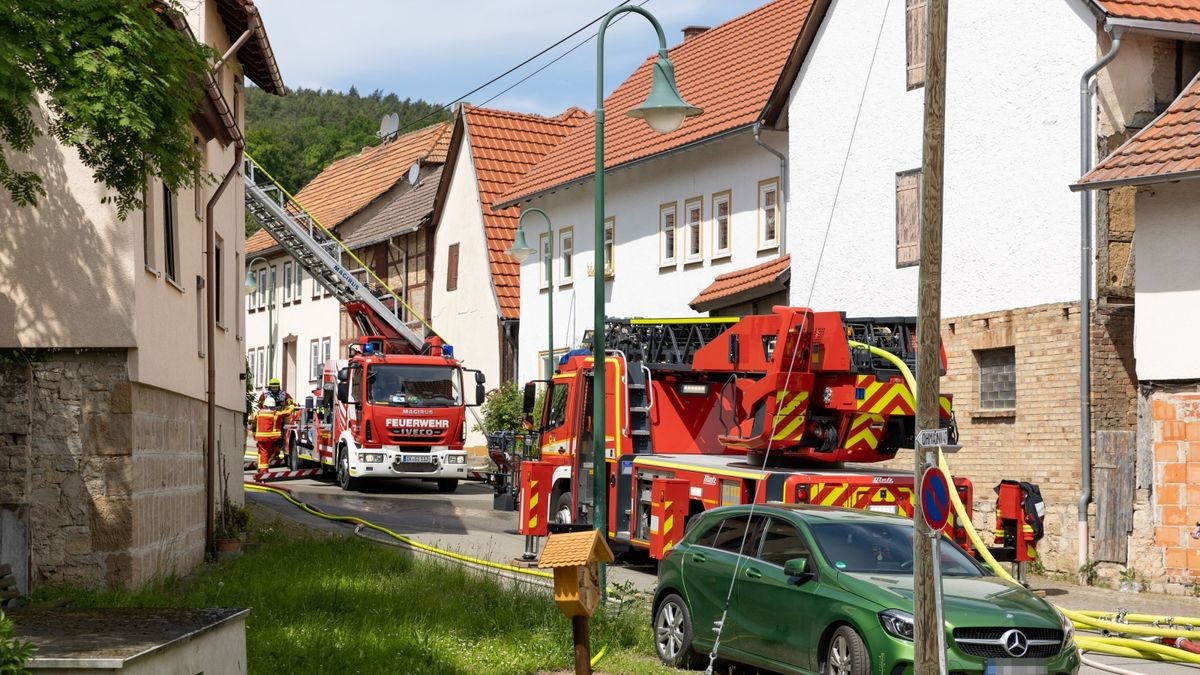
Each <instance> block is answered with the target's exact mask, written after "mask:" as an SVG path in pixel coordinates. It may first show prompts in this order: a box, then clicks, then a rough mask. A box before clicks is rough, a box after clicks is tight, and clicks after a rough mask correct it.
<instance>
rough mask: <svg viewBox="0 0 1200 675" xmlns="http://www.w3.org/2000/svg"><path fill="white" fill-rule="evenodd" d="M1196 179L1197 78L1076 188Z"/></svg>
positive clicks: (1199, 168)
mask: <svg viewBox="0 0 1200 675" xmlns="http://www.w3.org/2000/svg"><path fill="white" fill-rule="evenodd" d="M1181 174H1192V175H1191V176H1186V175H1181ZM1196 176H1200V75H1198V76H1197V77H1196V78H1194V79H1193V80H1192V82H1191V84H1189V85H1188V86H1187V88H1185V89H1184V90H1183V93H1182V94H1180V95H1179V98H1177V99H1175V100H1174V101H1173V102H1172V103H1171V105H1170V106H1168V107H1167V109H1166V110H1165V111H1163V114H1161V115H1159V116H1158V118H1157V119H1155V120H1154V121H1153V122H1151V123H1150V124H1149V125H1147V126H1146V127H1145V128H1144V129H1142V130H1141V131H1139V132H1137V133H1136V134H1134V136H1133V137H1132V138H1130V139H1129V140H1128V141H1125V143H1124V144H1122V145H1121V147H1119V148H1117V149H1116V150H1115V151H1113V153H1112V154H1110V155H1109V156H1108V157H1105V158H1104V160H1103V161H1101V162H1100V163H1099V164H1097V165H1096V168H1094V169H1092V170H1091V171H1090V172H1089V173H1088V174H1087V175H1086V176H1084V177H1083V178H1081V179H1080V180H1079V182H1078V183H1077V184H1076V186H1077V187H1078V186H1086V187H1091V188H1102V187H1111V186H1113V185H1130V184H1149V183H1157V182H1163V181H1167V180H1177V179H1179V178H1187V177H1196Z"/></svg>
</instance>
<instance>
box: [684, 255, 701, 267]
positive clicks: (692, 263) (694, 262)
mask: <svg viewBox="0 0 1200 675" xmlns="http://www.w3.org/2000/svg"><path fill="white" fill-rule="evenodd" d="M703 264H704V258H693V259H691V260H684V261H683V267H684V269H687V268H689V267H696V266H698V265H703Z"/></svg>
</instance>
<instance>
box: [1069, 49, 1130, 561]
mask: <svg viewBox="0 0 1200 675" xmlns="http://www.w3.org/2000/svg"><path fill="white" fill-rule="evenodd" d="M1108 30H1109V34H1110V35H1111V36H1112V45H1111V46H1110V47H1109V48H1108V53H1106V54H1105V55H1104V56H1102V57H1100V60H1099V61H1097V62H1096V63H1094V64H1092V66H1091V67H1090V68H1088V69H1087V70H1085V71H1083V76H1082V77H1080V78H1079V175H1080V176H1084V175H1087V173H1088V171H1091V169H1092V146H1093V140H1092V139H1093V133H1092V116H1093V115H1092V78H1093V77H1094V76H1095V75H1096V73H1098V72H1100V69H1101V68H1104V67H1105V66H1107V65H1108V64H1109V62H1111V61H1112V60H1113V59H1114V58H1116V56H1117V51H1118V50H1120V49H1121V32H1120V31H1118V30H1111V29H1108ZM1091 316H1092V193H1091V192H1090V191H1088V190H1083V191H1081V192H1080V193H1079V466H1080V474H1081V476H1080V477H1081V479H1082V480H1081V485H1082V490H1081V491H1080V495H1079V557H1078V562H1079V566H1080V567H1083V566H1084V565H1086V564H1087V562H1088V557H1089V556H1088V548H1089V547H1088V503H1089V502H1090V501H1091V500H1092V379H1091V375H1092V370H1091V352H1092V349H1091V346H1092V345H1091V342H1092V324H1091Z"/></svg>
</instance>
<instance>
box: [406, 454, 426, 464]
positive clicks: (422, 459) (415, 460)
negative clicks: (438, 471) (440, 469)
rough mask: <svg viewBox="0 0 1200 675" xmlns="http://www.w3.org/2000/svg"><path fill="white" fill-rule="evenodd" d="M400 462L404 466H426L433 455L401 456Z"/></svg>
mask: <svg viewBox="0 0 1200 675" xmlns="http://www.w3.org/2000/svg"><path fill="white" fill-rule="evenodd" d="M400 461H401V462H404V463H405V464H428V463H430V462H432V461H433V455H401V457H400Z"/></svg>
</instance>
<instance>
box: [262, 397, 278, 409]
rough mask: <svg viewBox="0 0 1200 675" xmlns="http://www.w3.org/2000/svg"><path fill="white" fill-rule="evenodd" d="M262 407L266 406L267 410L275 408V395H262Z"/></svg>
mask: <svg viewBox="0 0 1200 675" xmlns="http://www.w3.org/2000/svg"><path fill="white" fill-rule="evenodd" d="M262 407H264V408H266V409H267V410H274V409H275V397H274V396H264V397H263V403H262Z"/></svg>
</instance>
